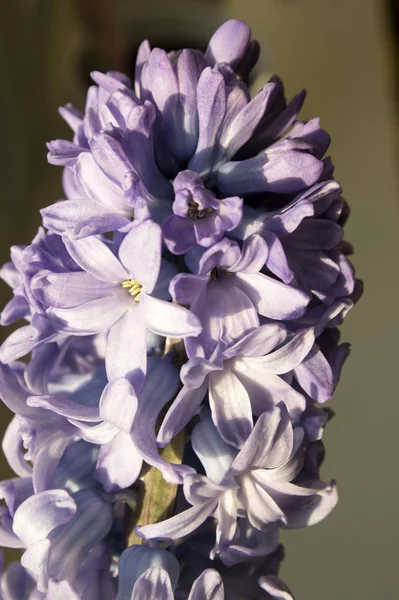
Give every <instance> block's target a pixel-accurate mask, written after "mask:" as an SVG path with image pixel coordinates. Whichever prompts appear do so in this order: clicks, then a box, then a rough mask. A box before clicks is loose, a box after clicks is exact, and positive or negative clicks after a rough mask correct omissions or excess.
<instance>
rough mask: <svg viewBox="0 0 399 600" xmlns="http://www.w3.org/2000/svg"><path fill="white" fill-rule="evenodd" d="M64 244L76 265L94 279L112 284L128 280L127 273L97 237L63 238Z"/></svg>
mask: <svg viewBox="0 0 399 600" xmlns="http://www.w3.org/2000/svg"><path fill="white" fill-rule="evenodd" d="M64 242H65V246H66V248H67V250H68V252H69V254H70V255H71V256H72V258H73V259H74V260H75V261H76V262H77V263H78V265H79V266H80V267H81V268H82V269H83V270H84V271H86V272H87V273H90V275H92V276H93V277H95V278H96V279H99V280H100V281H109V282H114V283H119V282H121V283H122V281H124V280H125V279H129V272H128V271H126V269H125V268H124V267H123V266H122V265H121V263H120V262H119V260H118V259H117V258H116V256H115V254H113V253H112V252H111V250H110V249H109V248H108V246H107V245H106V244H105V243H104V242H102V241H101V240H100V239H99V238H98V237H95V236H90V237H88V238H83V239H81V240H71V239H70V238H65V239H64Z"/></svg>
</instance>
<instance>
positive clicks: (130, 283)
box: [122, 279, 143, 302]
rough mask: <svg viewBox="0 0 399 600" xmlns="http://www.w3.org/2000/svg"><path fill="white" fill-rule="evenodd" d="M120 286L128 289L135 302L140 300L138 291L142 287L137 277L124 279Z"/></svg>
mask: <svg viewBox="0 0 399 600" xmlns="http://www.w3.org/2000/svg"><path fill="white" fill-rule="evenodd" d="M122 287H123V288H125V289H127V290H128V292H129V294H130V295H131V296H133V299H134V301H135V302H140V292H141V290H142V289H143V286H142V285H141V283H139V282H138V281H137V279H125V281H123V282H122Z"/></svg>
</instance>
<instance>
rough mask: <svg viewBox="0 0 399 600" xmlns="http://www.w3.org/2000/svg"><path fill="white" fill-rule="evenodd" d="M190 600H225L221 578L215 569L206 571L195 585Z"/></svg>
mask: <svg viewBox="0 0 399 600" xmlns="http://www.w3.org/2000/svg"><path fill="white" fill-rule="evenodd" d="M188 600H224V587H223V581H222V578H221V576H220V575H219V573H218V572H217V571H215V570H214V569H206V570H205V571H204V572H203V573H202V574H201V575H200V576H199V577H198V578H197V579H196V580H195V581H194V583H193V586H192V588H191V592H190V595H189V597H188Z"/></svg>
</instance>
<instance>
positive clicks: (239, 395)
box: [209, 368, 253, 448]
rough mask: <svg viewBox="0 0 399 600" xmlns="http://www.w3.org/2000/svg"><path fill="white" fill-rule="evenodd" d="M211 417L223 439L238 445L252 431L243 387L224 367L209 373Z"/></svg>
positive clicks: (245, 392)
mask: <svg viewBox="0 0 399 600" xmlns="http://www.w3.org/2000/svg"><path fill="white" fill-rule="evenodd" d="M209 404H210V407H211V410H212V418H213V420H214V422H215V425H216V427H217V428H218V431H219V433H220V435H221V436H222V438H223V439H224V441H225V442H226V443H228V444H231V445H232V446H236V447H237V448H241V446H242V445H243V444H244V443H245V440H246V439H247V438H248V436H249V434H250V433H251V431H252V426H253V420H252V408H251V402H250V398H249V396H248V393H247V391H246V389H245V387H244V386H243V385H242V383H241V382H240V380H239V379H238V378H237V376H236V375H235V374H234V373H233V372H232V371H230V370H228V369H227V368H226V369H224V370H223V371H215V372H214V373H211V375H210V377H209Z"/></svg>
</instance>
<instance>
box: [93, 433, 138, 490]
mask: <svg viewBox="0 0 399 600" xmlns="http://www.w3.org/2000/svg"><path fill="white" fill-rule="evenodd" d="M142 464H143V459H142V457H141V454H140V453H139V452H138V450H137V449H136V446H135V445H134V443H133V440H132V438H131V436H130V435H128V434H127V433H125V432H124V431H121V432H120V433H118V434H117V435H116V436H115V437H114V438H113V439H112V440H111V441H109V442H107V443H106V444H102V446H101V448H100V454H99V456H98V460H97V466H96V470H95V472H94V478H95V479H97V481H99V482H100V483H101V485H102V486H103V487H104V489H105V491H106V492H113V491H117V490H123V489H126V488H128V487H129V486H131V485H132V484H133V483H134V482H135V481H136V479H137V478H138V476H139V475H140V471H141V467H142Z"/></svg>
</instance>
